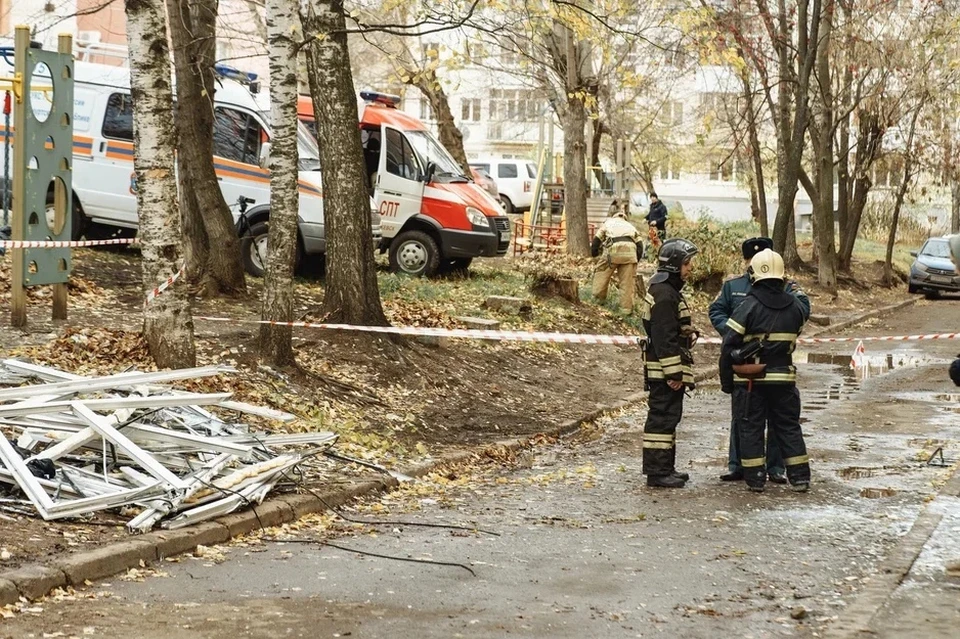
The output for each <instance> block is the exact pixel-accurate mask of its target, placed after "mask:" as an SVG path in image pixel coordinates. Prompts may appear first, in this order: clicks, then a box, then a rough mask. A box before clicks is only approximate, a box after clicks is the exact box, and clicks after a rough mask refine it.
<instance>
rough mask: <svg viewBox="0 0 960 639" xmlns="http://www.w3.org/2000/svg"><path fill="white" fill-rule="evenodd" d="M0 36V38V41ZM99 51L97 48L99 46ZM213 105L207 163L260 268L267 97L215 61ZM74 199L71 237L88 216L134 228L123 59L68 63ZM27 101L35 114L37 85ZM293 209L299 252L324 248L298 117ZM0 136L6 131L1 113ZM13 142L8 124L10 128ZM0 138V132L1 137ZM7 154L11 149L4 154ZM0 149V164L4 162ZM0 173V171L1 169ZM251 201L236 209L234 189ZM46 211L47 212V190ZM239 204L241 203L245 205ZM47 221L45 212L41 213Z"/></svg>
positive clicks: (308, 144) (314, 159) (6, 66)
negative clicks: (118, 63) (296, 189)
mask: <svg viewBox="0 0 960 639" xmlns="http://www.w3.org/2000/svg"><path fill="white" fill-rule="evenodd" d="M0 44H2V43H0ZM98 55H100V54H99V53H98ZM216 70H217V81H218V85H217V90H216V94H215V106H214V115H215V121H214V131H213V146H214V167H215V170H216V173H217V177H218V179H219V182H220V189H221V190H222V191H223V196H224V199H225V200H226V202H227V204H228V205H231V210H232V212H233V215H234V220H235V222H236V223H237V228H238V233H239V234H240V235H241V237H243V260H244V265H245V267H246V269H247V271H248V272H250V273H251V274H253V275H262V273H263V270H264V258H265V256H266V238H267V235H266V229H267V220H268V218H269V212H270V208H269V207H270V171H269V170H268V169H266V168H263V167H262V166H261V161H262V160H261V154H262V151H263V150H264V145H265V144H266V143H268V142H269V141H270V137H271V127H270V99H269V96H268V95H267V94H266V92H259V91H258V88H259V87H258V83H257V76H256V75H255V74H251V73H243V72H241V71H238V70H236V69H233V68H230V67H226V66H223V65H217V69H216ZM12 74H13V56H12V54H11V55H9V56H3V55H0V75H7V76H9V75H12ZM74 80H75V82H74V117H73V127H74V129H73V157H74V163H73V206H72V211H71V215H72V221H73V226H72V228H73V235H74V239H78V238H79V237H80V236H81V235H82V234H83V233H84V232H85V231H86V230H87V229H89V228H91V223H95V224H100V225H105V226H107V227H118V228H121V229H136V228H137V199H136V176H135V173H134V170H133V101H132V99H131V97H130V70H129V68H127V67H125V66H112V65H105V64H94V63H90V62H83V61H80V60H78V61H77V62H76V63H75V67H74ZM29 102H30V103H31V105H32V108H33V109H34V111H35V113H37V114H38V115H39V117H43V115H42V108H43V107H42V105H43V104H44V103H46V104H47V105H49V100H47V101H46V102H45V101H44V95H43V93H42V92H41V93H37V94H35V95H31V96H30V99H29ZM299 127H300V130H299V133H298V136H297V142H298V147H299V154H300V166H299V176H298V178H299V185H300V211H299V233H298V240H299V243H298V244H299V245H298V249H299V250H298V259H299V258H300V257H302V256H303V255H319V254H322V253H324V251H325V249H326V241H325V238H324V224H323V219H324V218H323V196H322V192H321V179H320V160H319V151H318V149H317V146H316V142H315V140H314V139H313V136H312V135H310V133H309V132H308V131H307V130H306V129H305V128H304V126H303V125H302V124H300V125H299ZM0 131H2V133H3V135H4V137H6V135H7V131H6V130H5V128H4V127H3V126H2V121H0ZM13 137H14V144H15V143H16V142H15V132H14V136H13ZM0 140H2V138H0ZM11 157H12V154H11ZM2 163H3V153H2V152H0V171H2V170H3V164H2ZM0 175H2V173H0ZM241 196H242V197H244V198H247V200H248V201H249V200H253V202H254V203H255V206H253V207H252V208H250V209H249V210H248V211H246V212H245V213H244V214H243V215H241V211H240V210H239V207H238V206H236V205H235V203H236V202H237V201H238V199H239V198H240V197H241ZM49 197H50V200H49V201H50V202H51V205H50V208H49V209H48V211H47V216H48V218H52V201H53V199H52V190H51V194H50V196H49ZM244 208H245V207H244ZM371 215H372V216H373V238H372V239H373V241H374V243H375V245H376V244H379V242H380V239H381V232H380V223H379V215H378V214H377V213H376V211H375V209H373V202H372V200H371ZM48 223H49V224H51V225H52V223H53V221H52V219H49V220H48Z"/></svg>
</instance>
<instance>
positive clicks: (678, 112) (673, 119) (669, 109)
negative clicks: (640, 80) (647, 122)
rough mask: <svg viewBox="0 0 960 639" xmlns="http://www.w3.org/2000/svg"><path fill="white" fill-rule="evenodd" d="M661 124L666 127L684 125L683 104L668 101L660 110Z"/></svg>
mask: <svg viewBox="0 0 960 639" xmlns="http://www.w3.org/2000/svg"><path fill="white" fill-rule="evenodd" d="M659 119H660V124H662V125H664V126H680V125H681V124H683V102H681V101H679V100H667V101H666V102H664V103H663V108H662V109H660V118H659Z"/></svg>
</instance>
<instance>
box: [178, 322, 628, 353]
mask: <svg viewBox="0 0 960 639" xmlns="http://www.w3.org/2000/svg"><path fill="white" fill-rule="evenodd" d="M194 319H198V320H205V321H208V322H234V323H237V322H240V323H244V324H270V325H273V326H290V327H294V328H325V329H330V330H338V331H358V332H363V333H386V334H390V335H409V336H415V337H454V338H464V339H485V340H494V341H502V342H547V343H551V344H622V345H625V346H637V345H638V344H642V343H643V341H644V339H645V338H644V337H642V336H640V335H584V334H580V333H545V332H538V331H499V330H497V331H490V330H480V329H473V328H430V327H421V326H355V325H353V324H323V323H314V322H272V321H266V320H236V319H231V318H228V317H206V316H198V317H194Z"/></svg>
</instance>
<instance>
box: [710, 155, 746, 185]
mask: <svg viewBox="0 0 960 639" xmlns="http://www.w3.org/2000/svg"><path fill="white" fill-rule="evenodd" d="M708 162H709V167H708V174H709V176H710V181H711V182H733V181H734V180H736V179H737V175H738V173H739V167H738V166H737V160H736V157H734V155H733V154H732V153H729V152H725V153H723V154H722V155H718V156H713V157H712V158H711V159H710V160H708Z"/></svg>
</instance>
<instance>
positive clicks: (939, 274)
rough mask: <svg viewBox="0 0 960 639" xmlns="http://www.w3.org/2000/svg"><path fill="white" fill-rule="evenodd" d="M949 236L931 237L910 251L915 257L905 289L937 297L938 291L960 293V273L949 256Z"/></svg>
mask: <svg viewBox="0 0 960 639" xmlns="http://www.w3.org/2000/svg"><path fill="white" fill-rule="evenodd" d="M949 242H950V236H946V237H931V238H930V239H929V240H927V241H926V242H924V243H923V247H922V248H921V249H920V250H919V251H910V255H912V256H914V257H915V258H917V259H916V260H914V262H913V265H912V266H911V267H910V280H909V282H908V284H907V290H908V291H909V292H910V293H924V294H926V295H927V297H937V296H939V295H940V293H951V292H952V293H960V273H958V272H957V267H956V266H954V264H953V260H952V259H951V258H950V244H949Z"/></svg>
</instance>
